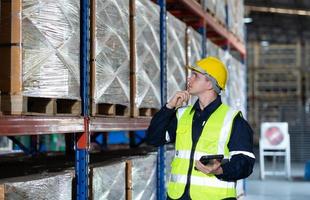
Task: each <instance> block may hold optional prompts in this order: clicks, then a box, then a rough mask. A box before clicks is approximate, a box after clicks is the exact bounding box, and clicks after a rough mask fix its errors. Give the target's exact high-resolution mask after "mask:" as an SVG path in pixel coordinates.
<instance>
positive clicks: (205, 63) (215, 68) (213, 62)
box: [188, 56, 228, 90]
mask: <svg viewBox="0 0 310 200" xmlns="http://www.w3.org/2000/svg"><path fill="white" fill-rule="evenodd" d="M188 68H189V69H191V70H195V71H197V72H199V73H202V74H205V75H208V76H211V77H212V78H214V79H215V80H216V82H217V85H218V86H219V87H220V89H222V90H224V89H225V85H226V81H227V76H228V72H227V68H226V66H225V65H224V63H223V62H222V61H220V60H219V59H218V58H216V57H213V56H209V57H207V58H203V59H201V60H199V61H197V62H196V64H195V65H193V66H188Z"/></svg>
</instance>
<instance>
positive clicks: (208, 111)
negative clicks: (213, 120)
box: [191, 95, 222, 116]
mask: <svg viewBox="0 0 310 200" xmlns="http://www.w3.org/2000/svg"><path fill="white" fill-rule="evenodd" d="M221 104H222V100H221V96H220V95H218V96H217V98H216V99H215V100H214V101H212V102H211V103H210V104H209V105H207V106H206V107H205V108H204V109H203V110H201V109H200V105H199V100H197V101H196V102H195V104H194V106H193V108H192V110H191V112H193V111H194V110H195V111H196V113H200V114H201V115H203V116H207V115H208V114H209V115H210V114H211V113H213V112H214V111H215V110H216V109H217V108H218V107H219V106H220V105H221Z"/></svg>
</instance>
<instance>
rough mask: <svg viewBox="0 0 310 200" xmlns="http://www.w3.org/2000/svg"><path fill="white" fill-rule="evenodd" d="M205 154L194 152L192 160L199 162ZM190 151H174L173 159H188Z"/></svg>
mask: <svg viewBox="0 0 310 200" xmlns="http://www.w3.org/2000/svg"><path fill="white" fill-rule="evenodd" d="M206 155H208V154H207V153H204V152H199V151H195V155H194V160H199V159H200V158H201V156H206ZM190 156H191V151H190V150H176V151H175V157H176V158H183V159H190Z"/></svg>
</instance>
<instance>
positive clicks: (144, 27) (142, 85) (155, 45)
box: [135, 0, 161, 108]
mask: <svg viewBox="0 0 310 200" xmlns="http://www.w3.org/2000/svg"><path fill="white" fill-rule="evenodd" d="M159 12H160V8H159V6H158V5H156V4H155V3H153V2H151V1H149V0H136V25H135V26H136V49H137V50H136V53H135V55H136V59H137V65H136V67H137V69H136V76H137V78H136V80H137V83H136V88H137V96H136V105H137V107H138V108H160V106H161V104H160V24H159Z"/></svg>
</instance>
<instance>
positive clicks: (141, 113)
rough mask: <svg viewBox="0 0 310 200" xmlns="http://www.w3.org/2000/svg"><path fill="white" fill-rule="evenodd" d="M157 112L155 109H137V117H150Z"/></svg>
mask: <svg viewBox="0 0 310 200" xmlns="http://www.w3.org/2000/svg"><path fill="white" fill-rule="evenodd" d="M156 112H158V109H156V108H137V111H136V113H137V117H151V116H154V114H155V113H156Z"/></svg>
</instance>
